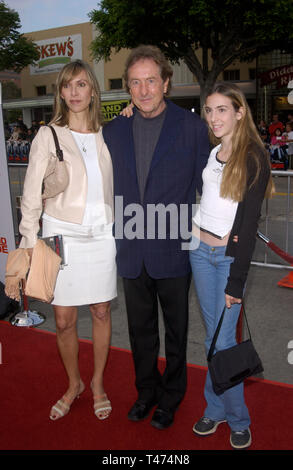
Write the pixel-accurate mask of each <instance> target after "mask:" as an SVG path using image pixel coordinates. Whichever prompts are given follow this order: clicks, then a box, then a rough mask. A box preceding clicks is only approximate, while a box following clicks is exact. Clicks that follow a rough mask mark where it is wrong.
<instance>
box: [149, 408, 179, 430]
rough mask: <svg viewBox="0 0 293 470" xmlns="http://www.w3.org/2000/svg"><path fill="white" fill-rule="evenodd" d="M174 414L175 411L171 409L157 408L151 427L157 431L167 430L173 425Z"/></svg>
mask: <svg viewBox="0 0 293 470" xmlns="http://www.w3.org/2000/svg"><path fill="white" fill-rule="evenodd" d="M174 414H175V410H173V409H171V408H169V409H163V408H157V409H156V411H155V412H154V414H153V418H152V421H151V425H152V426H154V427H155V428H157V429H166V428H168V427H169V426H171V424H173V421H174Z"/></svg>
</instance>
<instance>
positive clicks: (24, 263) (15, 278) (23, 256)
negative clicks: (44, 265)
mask: <svg viewBox="0 0 293 470" xmlns="http://www.w3.org/2000/svg"><path fill="white" fill-rule="evenodd" d="M29 267H30V257H29V255H28V252H27V250H26V249H25V248H18V249H17V250H13V251H10V252H9V253H8V256H7V261H6V272H5V294H6V295H7V296H8V297H10V298H11V299H14V300H17V302H19V300H20V288H21V284H20V283H21V281H22V280H24V279H26V275H27V272H28V270H29Z"/></svg>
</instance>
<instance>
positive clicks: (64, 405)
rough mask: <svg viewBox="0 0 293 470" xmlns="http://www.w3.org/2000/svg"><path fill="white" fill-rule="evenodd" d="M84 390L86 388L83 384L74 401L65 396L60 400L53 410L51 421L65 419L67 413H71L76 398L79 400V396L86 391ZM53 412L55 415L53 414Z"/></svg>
mask: <svg viewBox="0 0 293 470" xmlns="http://www.w3.org/2000/svg"><path fill="white" fill-rule="evenodd" d="M84 389H85V386H84V384H83V383H82V382H81V384H80V386H79V391H78V394H77V395H76V397H75V398H73V400H69V398H67V397H66V396H65V395H64V396H63V397H62V398H61V399H60V400H58V401H57V403H55V405H54V406H52V408H51V412H50V419H51V420H52V421H56V420H57V419H60V418H63V417H64V416H65V415H67V413H69V411H70V407H71V405H72V403H73V402H74V400H75V399H76V398H79V396H80V395H81V393H82V392H83V391H84ZM53 412H55V413H54V414H53Z"/></svg>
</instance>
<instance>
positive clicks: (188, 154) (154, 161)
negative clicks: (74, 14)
mask: <svg viewBox="0 0 293 470" xmlns="http://www.w3.org/2000/svg"><path fill="white" fill-rule="evenodd" d="M172 73H173V72H172V68H171V67H170V66H169V64H168V62H167V60H166V58H165V57H164V55H163V54H162V52H161V51H160V50H159V49H158V48H156V47H154V46H139V47H138V48H136V49H134V50H133V51H132V52H131V53H130V56H129V57H128V60H127V62H126V68H125V82H126V87H127V90H128V91H129V92H130V94H131V98H132V103H133V104H134V105H135V107H134V110H133V111H134V112H133V116H131V117H130V118H127V117H124V116H119V117H117V118H116V119H114V120H113V121H111V122H110V123H109V124H107V125H106V126H105V127H104V130H103V134H104V139H105V142H106V143H107V145H108V148H109V150H110V154H111V157H112V162H113V172H114V194H115V237H116V247H117V267H118V273H119V275H120V276H121V277H122V278H123V285H124V292H125V300H126V308H127V316H128V326H129V336H130V343H131V348H132V353H133V359H134V366H135V374H136V382H135V383H136V388H137V391H138V399H137V401H136V402H135V403H134V405H133V406H132V407H131V409H130V411H129V413H128V418H129V419H130V420H132V421H139V420H141V419H144V418H145V417H146V416H147V415H148V414H149V412H150V410H151V408H152V407H153V406H154V405H156V404H157V409H156V410H155V412H154V414H153V417H152V421H151V424H152V425H153V426H154V427H156V428H158V429H165V428H167V427H168V426H170V425H171V424H172V423H173V420H174V414H175V410H176V409H177V408H178V406H179V403H180V402H181V400H182V399H183V397H184V394H185V390H186V343H187V326H188V292H189V286H190V278H191V274H190V273H191V271H190V265H189V258H188V249H186V246H184V243H185V245H186V242H187V240H186V232H190V231H191V220H192V204H195V202H196V190H198V191H199V193H201V186H202V180H201V175H202V170H203V168H204V167H205V165H206V162H207V158H208V155H209V142H208V136H207V128H206V125H205V123H204V122H203V121H202V120H201V119H200V118H199V117H198V116H197V115H196V114H194V113H191V112H189V111H187V110H184V109H182V108H180V107H178V106H176V105H175V104H173V103H172V102H171V101H169V100H166V99H165V94H167V93H168V92H169V90H170V86H171V77H172ZM183 222H184V223H183ZM186 224H187V225H186ZM182 225H184V226H185V225H186V230H185V231H184V230H183V227H182ZM182 232H185V233H182ZM184 248H185V249H184ZM158 299H159V301H160V305H161V308H162V312H163V318H164V325H165V352H166V367H165V370H164V373H163V374H161V373H160V372H159V370H158V367H157V360H158V353H159V329H158Z"/></svg>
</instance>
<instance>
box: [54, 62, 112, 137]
mask: <svg viewBox="0 0 293 470" xmlns="http://www.w3.org/2000/svg"><path fill="white" fill-rule="evenodd" d="M82 71H85V72H86V74H87V77H88V81H89V83H90V85H91V87H92V100H91V103H90V105H89V114H88V126H89V129H90V130H92V131H93V132H98V130H99V128H100V126H101V125H102V121H103V119H102V111H101V92H100V87H99V83H98V81H97V79H96V77H95V74H94V72H93V71H92V69H91V67H90V66H89V65H88V64H87V63H86V62H83V61H82V60H75V61H73V62H70V63H69V64H67V65H65V66H64V67H63V69H62V70H61V71H60V72H59V75H58V77H57V80H56V93H55V102H54V114H53V118H52V120H51V122H50V124H56V125H58V126H66V125H68V123H69V122H68V121H69V109H68V107H67V105H66V103H65V101H64V99H63V98H61V94H62V88H63V86H64V85H65V84H66V83H68V82H70V80H72V78H74V77H76V75H78V74H79V73H80V72H82Z"/></svg>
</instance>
